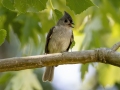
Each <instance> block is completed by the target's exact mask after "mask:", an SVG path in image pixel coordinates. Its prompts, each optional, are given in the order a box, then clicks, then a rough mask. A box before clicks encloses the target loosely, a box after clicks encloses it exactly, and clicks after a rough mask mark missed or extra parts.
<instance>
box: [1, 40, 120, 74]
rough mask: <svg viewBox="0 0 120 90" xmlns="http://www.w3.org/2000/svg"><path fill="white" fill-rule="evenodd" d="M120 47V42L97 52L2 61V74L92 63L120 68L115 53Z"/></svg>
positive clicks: (96, 50)
mask: <svg viewBox="0 0 120 90" xmlns="http://www.w3.org/2000/svg"><path fill="white" fill-rule="evenodd" d="M119 46H120V42H119V43H117V44H115V45H114V46H113V47H112V49H108V48H98V49H95V50H85V51H77V52H64V53H56V54H47V55H37V56H27V57H14V58H6V59H0V72H5V71H16V70H23V69H32V68H41V67H45V66H52V65H54V66H56V65H63V64H79V63H83V64H85V63H90V62H101V63H105V64H111V65H114V66H118V67H120V53H119V52H115V51H116V50H117V49H118V47H119Z"/></svg>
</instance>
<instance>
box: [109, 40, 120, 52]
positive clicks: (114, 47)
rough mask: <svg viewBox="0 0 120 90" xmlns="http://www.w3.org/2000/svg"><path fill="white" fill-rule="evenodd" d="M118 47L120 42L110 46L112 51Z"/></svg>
mask: <svg viewBox="0 0 120 90" xmlns="http://www.w3.org/2000/svg"><path fill="white" fill-rule="evenodd" d="M119 47H120V42H118V43H116V44H115V45H113V47H112V48H111V49H112V50H113V51H116V50H117V49H118V48H119Z"/></svg>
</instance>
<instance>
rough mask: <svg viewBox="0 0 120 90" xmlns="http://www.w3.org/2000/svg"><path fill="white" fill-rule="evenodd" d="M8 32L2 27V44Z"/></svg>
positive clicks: (0, 40) (0, 36)
mask: <svg viewBox="0 0 120 90" xmlns="http://www.w3.org/2000/svg"><path fill="white" fill-rule="evenodd" d="M6 35H7V32H6V30H4V29H0V45H2V44H3V42H4V41H5V38H6Z"/></svg>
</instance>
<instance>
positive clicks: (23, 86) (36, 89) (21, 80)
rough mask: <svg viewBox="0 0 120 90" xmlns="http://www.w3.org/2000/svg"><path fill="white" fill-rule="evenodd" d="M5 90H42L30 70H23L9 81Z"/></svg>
mask: <svg viewBox="0 0 120 90" xmlns="http://www.w3.org/2000/svg"><path fill="white" fill-rule="evenodd" d="M5 90H42V87H41V84H40V83H39V81H38V79H37V77H36V76H35V74H34V73H33V72H32V70H23V71H19V72H18V73H17V74H16V75H15V76H14V77H13V78H12V79H11V81H10V82H9V83H8V85H7V86H6V88H5Z"/></svg>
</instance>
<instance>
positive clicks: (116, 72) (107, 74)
mask: <svg viewBox="0 0 120 90" xmlns="http://www.w3.org/2000/svg"><path fill="white" fill-rule="evenodd" d="M98 81H99V83H100V84H102V85H103V86H107V85H110V86H113V85H114V84H115V83H117V82H120V68H119V67H115V66H112V65H104V64H100V65H99V67H98Z"/></svg>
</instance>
